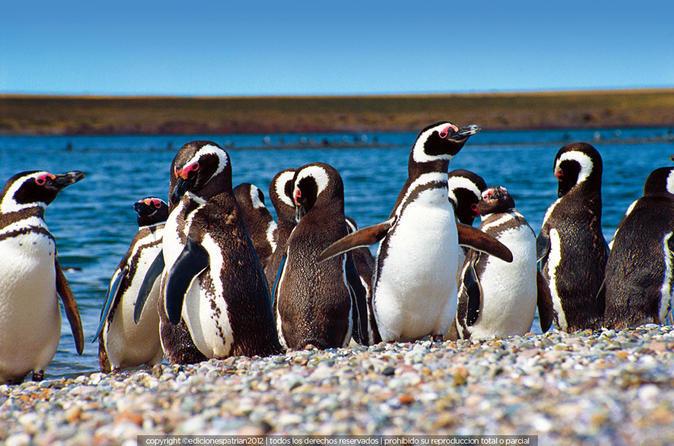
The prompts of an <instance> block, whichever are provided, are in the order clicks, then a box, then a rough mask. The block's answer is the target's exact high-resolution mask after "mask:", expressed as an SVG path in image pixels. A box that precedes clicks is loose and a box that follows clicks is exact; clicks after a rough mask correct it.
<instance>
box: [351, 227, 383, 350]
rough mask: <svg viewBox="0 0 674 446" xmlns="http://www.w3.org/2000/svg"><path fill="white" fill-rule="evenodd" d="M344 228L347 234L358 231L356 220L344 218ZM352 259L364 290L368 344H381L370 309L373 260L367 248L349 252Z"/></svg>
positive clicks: (372, 311)
mask: <svg viewBox="0 0 674 446" xmlns="http://www.w3.org/2000/svg"><path fill="white" fill-rule="evenodd" d="M346 228H347V232H348V233H349V234H352V233H354V232H356V231H358V224H357V223H356V220H354V219H353V218H351V217H346ZM349 254H351V257H352V258H353V264H354V266H355V267H356V272H357V273H358V277H359V278H360V283H362V284H363V288H364V289H365V299H366V301H367V330H368V341H369V342H370V343H373V342H375V340H376V342H381V336H379V330H378V329H377V321H376V320H375V318H374V308H373V307H372V278H373V277H374V270H375V264H376V262H375V259H374V256H373V255H372V253H371V252H370V249H369V248H367V247H361V248H355V249H353V250H351V251H349Z"/></svg>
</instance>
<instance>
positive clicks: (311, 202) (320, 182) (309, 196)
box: [293, 163, 344, 221]
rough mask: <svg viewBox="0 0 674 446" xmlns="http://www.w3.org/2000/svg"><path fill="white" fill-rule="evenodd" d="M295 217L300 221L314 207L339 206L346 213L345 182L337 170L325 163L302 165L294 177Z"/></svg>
mask: <svg viewBox="0 0 674 446" xmlns="http://www.w3.org/2000/svg"><path fill="white" fill-rule="evenodd" d="M293 203H294V204H295V218H296V219H297V221H300V219H301V218H302V217H304V215H306V214H307V213H308V212H311V211H312V210H313V209H325V208H328V207H330V206H337V207H338V208H339V210H340V211H341V212H342V213H344V184H343V183H342V177H341V176H340V175H339V172H337V170H336V169H335V168H334V167H332V166H330V165H329V164H325V163H312V164H307V165H305V166H302V167H300V168H299V169H297V172H295V177H294V178H293Z"/></svg>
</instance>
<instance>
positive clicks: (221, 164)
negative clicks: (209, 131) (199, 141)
mask: <svg viewBox="0 0 674 446" xmlns="http://www.w3.org/2000/svg"><path fill="white" fill-rule="evenodd" d="M206 155H215V156H217V157H218V167H217V169H215V172H213V175H211V176H210V177H209V178H208V180H206V182H205V183H203V184H206V183H208V182H209V181H211V180H212V179H213V178H214V177H215V176H216V175H218V174H220V173H222V171H223V170H225V167H227V164H229V155H228V154H227V152H225V150H224V149H221V148H220V147H218V146H214V145H212V144H206V145H205V146H203V147H201V148H200V149H199V150H198V151H197V153H195V154H194V156H193V157H192V158H190V160H189V161H187V162H186V163H185V164H183V166H182V167H185V166H189V165H190V164H192V163H195V162H197V161H199V159H201V157H203V156H206Z"/></svg>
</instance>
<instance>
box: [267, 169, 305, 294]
mask: <svg viewBox="0 0 674 446" xmlns="http://www.w3.org/2000/svg"><path fill="white" fill-rule="evenodd" d="M294 177H295V169H285V170H282V171H280V172H279V173H277V174H276V175H274V178H272V180H271V184H270V185H269V198H270V199H271V202H272V204H273V205H274V209H276V217H277V220H278V223H277V226H276V231H275V232H274V240H275V242H276V249H274V253H273V254H272V256H271V258H270V259H269V263H268V264H267V266H266V267H265V271H264V272H265V275H266V276H267V284H268V285H269V289H270V290H272V291H273V289H274V282H275V281H276V279H277V276H278V272H279V271H280V269H279V265H281V260H282V259H283V256H284V255H285V252H286V243H287V242H288V237H290V233H291V232H292V231H293V229H294V228H295V225H296V224H297V221H296V220H295V204H294V203H293V178H294Z"/></svg>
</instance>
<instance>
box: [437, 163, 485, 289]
mask: <svg viewBox="0 0 674 446" xmlns="http://www.w3.org/2000/svg"><path fill="white" fill-rule="evenodd" d="M447 177H448V179H447V195H448V198H449V201H450V203H452V206H454V215H456V220H457V221H458V222H459V223H463V224H464V225H468V226H472V225H473V221H475V217H477V216H478V215H480V211H479V210H478V208H477V205H478V203H479V202H480V199H481V198H482V192H483V191H484V190H485V189H486V188H487V183H485V181H484V179H483V178H482V177H481V176H479V175H478V174H476V173H474V172H471V171H470V170H464V169H456V170H452V171H450V172H449V174H447ZM467 254H468V248H463V247H462V248H461V249H459V250H458V256H459V259H458V263H457V270H456V280H457V283H459V282H460V281H461V270H462V268H463V264H464V262H465V261H466V255H467Z"/></svg>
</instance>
